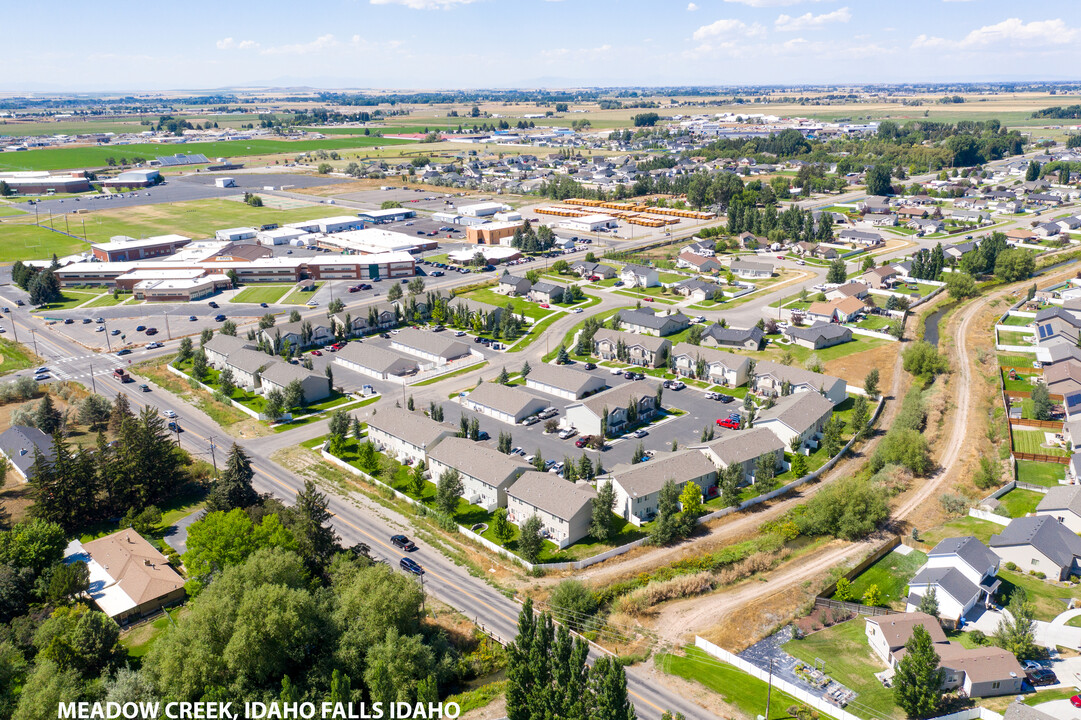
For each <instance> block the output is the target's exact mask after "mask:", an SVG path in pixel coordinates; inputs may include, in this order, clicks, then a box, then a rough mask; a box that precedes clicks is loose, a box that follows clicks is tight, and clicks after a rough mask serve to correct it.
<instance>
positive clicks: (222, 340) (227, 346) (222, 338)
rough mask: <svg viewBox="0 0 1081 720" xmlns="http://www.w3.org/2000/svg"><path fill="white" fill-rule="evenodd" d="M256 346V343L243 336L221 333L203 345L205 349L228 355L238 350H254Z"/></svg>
mask: <svg viewBox="0 0 1081 720" xmlns="http://www.w3.org/2000/svg"><path fill="white" fill-rule="evenodd" d="M254 348H255V345H253V344H252V343H250V342H248V341H247V340H245V339H243V338H238V337H234V336H232V335H222V334H221V333H218V334H217V335H215V336H214V337H212V338H210V340H209V341H208V342H207V344H206V345H204V346H203V349H205V350H207V351H213V352H216V353H218V354H220V355H228V354H229V353H231V352H235V351H236V350H252V349H254Z"/></svg>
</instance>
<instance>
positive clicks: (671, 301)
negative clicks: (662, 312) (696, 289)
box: [616, 288, 681, 305]
mask: <svg viewBox="0 0 1081 720" xmlns="http://www.w3.org/2000/svg"><path fill="white" fill-rule="evenodd" d="M616 294H617V295H626V296H627V297H632V298H647V297H650V298H653V302H659V303H664V304H665V305H675V304H676V303H677V302H679V300H680V299H681V298H680V297H679V296H675V297H674V298H673V297H669V296H668V295H665V294H664V293H662V292H661V288H635V289H634V290H616Z"/></svg>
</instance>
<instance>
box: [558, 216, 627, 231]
mask: <svg viewBox="0 0 1081 720" xmlns="http://www.w3.org/2000/svg"><path fill="white" fill-rule="evenodd" d="M559 226H560V227H564V228H567V229H568V230H574V231H576V232H596V231H598V230H600V229H602V228H614V227H619V222H618V221H616V219H615V218H614V217H612V216H611V215H584V216H582V217H575V218H567V219H565V220H563V221H561V222H560V223H559Z"/></svg>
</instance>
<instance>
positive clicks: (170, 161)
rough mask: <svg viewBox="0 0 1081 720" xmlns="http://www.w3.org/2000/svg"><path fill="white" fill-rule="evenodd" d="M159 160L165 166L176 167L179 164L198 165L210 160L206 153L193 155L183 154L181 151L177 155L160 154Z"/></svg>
mask: <svg viewBox="0 0 1081 720" xmlns="http://www.w3.org/2000/svg"><path fill="white" fill-rule="evenodd" d="M157 160H158V163H159V164H160V165H162V166H163V167H175V166H177V165H198V164H201V163H207V162H210V161H209V160H207V159H206V155H203V154H201V153H199V154H192V155H182V154H179V153H178V154H176V155H168V156H161V155H159V156H158V158H157Z"/></svg>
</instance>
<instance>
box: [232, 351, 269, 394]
mask: <svg viewBox="0 0 1081 720" xmlns="http://www.w3.org/2000/svg"><path fill="white" fill-rule="evenodd" d="M274 362H277V361H276V360H275V359H274V358H273V357H272V356H270V355H267V354H266V353H265V352H259V351H258V350H248V349H245V348H242V349H240V350H234V351H233V352H231V353H229V356H228V357H227V358H226V359H225V362H224V363H222V365H221V366H220V367H219V368H218V369H219V370H225V369H226V368H228V369H229V370H230V371H231V372H232V373H233V383H234V384H236V386H237V387H242V388H244V389H245V390H249V391H250V390H255V389H256V388H258V387H259V373H261V372H262V371H263V368H265V367H268V366H269V365H270V364H271V363H274Z"/></svg>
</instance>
